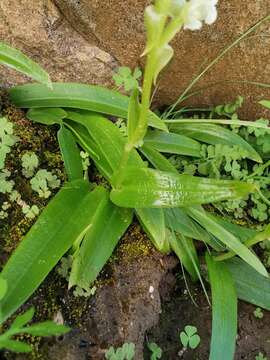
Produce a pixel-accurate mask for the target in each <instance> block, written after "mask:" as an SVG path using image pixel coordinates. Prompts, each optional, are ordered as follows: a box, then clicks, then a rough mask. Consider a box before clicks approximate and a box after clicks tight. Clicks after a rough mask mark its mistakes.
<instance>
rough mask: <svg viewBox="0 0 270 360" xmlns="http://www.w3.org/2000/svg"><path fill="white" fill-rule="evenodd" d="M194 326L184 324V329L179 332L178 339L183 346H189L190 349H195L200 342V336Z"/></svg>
mask: <svg viewBox="0 0 270 360" xmlns="http://www.w3.org/2000/svg"><path fill="white" fill-rule="evenodd" d="M197 331H198V330H197V328H196V326H191V325H187V326H185V329H184V331H181V333H180V341H181V343H182V345H183V346H184V347H185V348H188V347H190V348H191V349H196V348H197V347H198V346H199V344H200V342H201V338H200V336H199V335H198V334H197Z"/></svg>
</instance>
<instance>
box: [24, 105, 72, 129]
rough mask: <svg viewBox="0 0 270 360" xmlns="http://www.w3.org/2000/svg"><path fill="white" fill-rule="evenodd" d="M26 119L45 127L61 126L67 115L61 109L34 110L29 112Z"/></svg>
mask: <svg viewBox="0 0 270 360" xmlns="http://www.w3.org/2000/svg"><path fill="white" fill-rule="evenodd" d="M26 117H27V118H28V119H29V120H31V121H34V122H37V123H40V124H44V125H54V124H59V125H61V124H62V123H63V119H64V118H66V117H67V113H66V112H65V110H63V109H61V108H34V109H30V110H28V111H27V114H26Z"/></svg>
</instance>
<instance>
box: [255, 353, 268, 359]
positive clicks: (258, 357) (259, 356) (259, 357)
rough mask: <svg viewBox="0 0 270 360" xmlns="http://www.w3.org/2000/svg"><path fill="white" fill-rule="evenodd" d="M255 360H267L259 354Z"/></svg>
mask: <svg viewBox="0 0 270 360" xmlns="http://www.w3.org/2000/svg"><path fill="white" fill-rule="evenodd" d="M255 360H268V358H267V357H265V356H264V355H263V354H262V353H261V352H260V353H259V354H258V355H257V356H256V357H255Z"/></svg>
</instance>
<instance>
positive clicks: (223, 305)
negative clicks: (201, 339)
mask: <svg viewBox="0 0 270 360" xmlns="http://www.w3.org/2000/svg"><path fill="white" fill-rule="evenodd" d="M206 263H207V268H208V272H209V280H210V284H211V293H212V337H211V351H210V357H209V360H217V359H218V360H233V359H234V352H235V343H236V336H237V295H236V289H235V284H234V281H233V279H232V276H231V274H230V272H229V271H228V269H227V267H226V265H225V264H224V263H218V262H216V261H214V260H213V258H212V257H211V256H210V255H209V254H208V253H206Z"/></svg>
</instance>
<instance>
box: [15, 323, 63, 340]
mask: <svg viewBox="0 0 270 360" xmlns="http://www.w3.org/2000/svg"><path fill="white" fill-rule="evenodd" d="M69 331H70V328H69V327H67V326H65V325H58V324H56V323H55V322H53V321H44V322H41V323H38V324H35V325H32V326H29V327H25V328H23V329H22V331H21V332H22V333H24V334H30V335H32V336H59V335H63V334H66V333H68V332H69Z"/></svg>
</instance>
